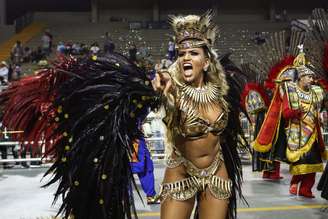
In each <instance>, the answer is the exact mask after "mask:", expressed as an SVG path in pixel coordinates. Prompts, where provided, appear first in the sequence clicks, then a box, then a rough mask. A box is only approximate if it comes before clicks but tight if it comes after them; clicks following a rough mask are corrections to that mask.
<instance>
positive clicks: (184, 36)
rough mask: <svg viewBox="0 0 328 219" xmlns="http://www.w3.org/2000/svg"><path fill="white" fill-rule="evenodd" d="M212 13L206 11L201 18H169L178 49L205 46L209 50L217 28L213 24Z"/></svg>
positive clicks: (189, 16) (194, 16)
mask: <svg viewBox="0 0 328 219" xmlns="http://www.w3.org/2000/svg"><path fill="white" fill-rule="evenodd" d="M213 16H214V14H213V12H212V11H211V10H209V11H207V12H206V13H205V14H203V15H202V16H198V15H188V16H170V17H169V19H170V23H171V25H172V28H173V31H174V33H175V43H176V46H177V47H178V48H192V47H201V46H207V47H209V48H211V47H212V46H213V44H214V42H215V40H216V35H217V33H218V27H217V26H216V25H215V24H214V23H213V21H212V19H213Z"/></svg>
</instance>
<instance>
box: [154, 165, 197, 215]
mask: <svg viewBox="0 0 328 219" xmlns="http://www.w3.org/2000/svg"><path fill="white" fill-rule="evenodd" d="M186 177H187V175H186V171H185V169H184V167H183V166H182V165H181V166H178V167H176V168H172V169H171V168H167V169H166V171H165V175H164V181H163V182H164V183H170V182H174V181H178V180H182V179H185V178H186ZM194 204H195V197H193V198H190V199H188V200H186V201H177V200H174V199H172V198H170V197H167V198H166V199H165V200H164V201H162V202H161V217H160V218H161V219H172V218H174V219H189V218H190V216H191V213H192V210H193V208H194Z"/></svg>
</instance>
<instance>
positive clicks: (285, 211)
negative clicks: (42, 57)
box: [0, 162, 328, 219]
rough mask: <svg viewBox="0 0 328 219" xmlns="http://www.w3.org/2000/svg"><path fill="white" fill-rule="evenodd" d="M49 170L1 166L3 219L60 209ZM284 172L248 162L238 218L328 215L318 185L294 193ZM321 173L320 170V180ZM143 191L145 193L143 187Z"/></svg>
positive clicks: (143, 211)
mask: <svg viewBox="0 0 328 219" xmlns="http://www.w3.org/2000/svg"><path fill="white" fill-rule="evenodd" d="M164 168H165V167H164V165H163V164H162V163H161V162H157V163H155V178H156V188H157V191H158V187H159V184H160V182H161V179H162V176H163V172H164ZM45 170H46V168H30V169H21V168H16V169H10V170H2V169H0V219H36V218H38V217H46V216H50V215H54V214H55V213H56V209H57V208H58V204H56V205H54V206H52V205H51V204H52V198H53V192H54V190H55V187H50V188H47V189H43V188H40V186H41V185H42V184H44V183H45V182H46V181H47V179H43V180H42V181H41V178H42V175H43V173H44V172H45ZM282 175H283V176H284V179H282V180H280V182H271V181H264V180H262V179H261V175H260V174H259V173H252V172H251V166H250V165H249V164H248V165H244V180H245V183H244V186H243V188H244V189H243V191H244V195H245V197H246V199H247V201H248V203H249V207H247V206H245V204H243V203H240V204H239V208H238V211H239V213H238V218H240V219H251V218H252V219H295V218H297V219H309V218H311V219H326V218H328V202H327V201H326V200H324V199H322V198H320V194H319V192H318V191H316V189H315V188H314V189H313V191H314V193H315V195H316V198H315V199H305V198H301V197H296V196H290V195H289V194H288V185H289V180H290V175H289V174H288V166H287V165H282ZM320 175H321V174H317V181H318V179H319V177H320ZM137 182H138V180H137ZM138 185H139V182H138ZM315 186H316V185H315ZM140 191H141V188H140ZM141 194H142V195H144V194H143V192H142V191H141ZM136 197H137V196H136ZM136 207H137V209H138V213H139V217H140V218H145V219H146V218H147V219H155V218H157V219H158V218H159V208H160V206H159V205H151V206H149V205H143V204H142V202H141V201H140V199H139V198H136ZM325 208H327V209H325Z"/></svg>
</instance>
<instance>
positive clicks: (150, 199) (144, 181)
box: [138, 156, 158, 204]
mask: <svg viewBox="0 0 328 219" xmlns="http://www.w3.org/2000/svg"><path fill="white" fill-rule="evenodd" d="M138 177H139V179H140V183H141V187H142V189H143V191H144V192H145V193H146V195H147V203H148V204H156V203H158V202H155V198H154V196H155V195H156V191H155V178H154V165H153V161H152V160H151V159H150V157H149V156H146V158H145V168H144V172H140V173H138Z"/></svg>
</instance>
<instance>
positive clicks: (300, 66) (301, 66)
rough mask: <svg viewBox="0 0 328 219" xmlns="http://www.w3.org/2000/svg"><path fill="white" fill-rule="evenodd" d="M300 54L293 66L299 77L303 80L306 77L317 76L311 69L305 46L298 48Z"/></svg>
mask: <svg viewBox="0 0 328 219" xmlns="http://www.w3.org/2000/svg"><path fill="white" fill-rule="evenodd" d="M298 48H299V50H300V52H299V54H298V55H297V56H296V58H295V59H294V62H293V65H294V67H295V68H296V69H297V72H298V77H299V78H301V77H303V76H306V75H315V73H314V72H313V71H312V70H311V69H310V68H309V67H312V68H314V66H311V64H310V63H309V62H308V61H307V60H306V59H305V53H304V50H303V49H304V47H303V44H301V45H299V46H298Z"/></svg>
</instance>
